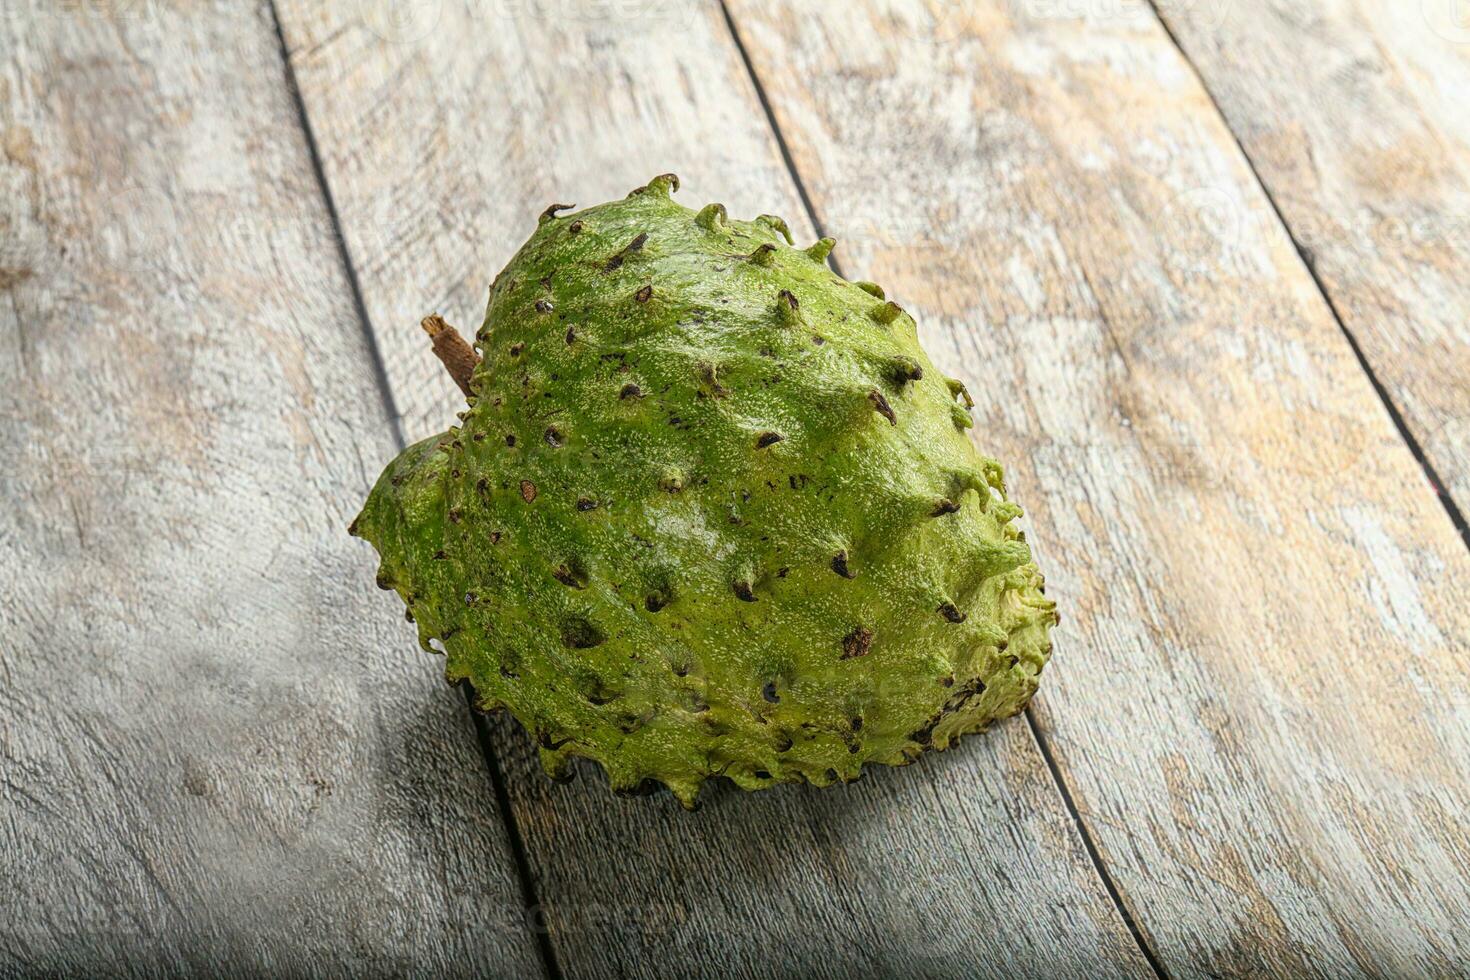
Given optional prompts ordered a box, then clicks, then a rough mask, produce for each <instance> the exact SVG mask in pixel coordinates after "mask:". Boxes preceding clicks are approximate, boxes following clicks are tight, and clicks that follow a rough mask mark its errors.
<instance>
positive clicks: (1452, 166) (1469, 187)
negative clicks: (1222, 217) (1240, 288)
mask: <svg viewBox="0 0 1470 980" xmlns="http://www.w3.org/2000/svg"><path fill="white" fill-rule="evenodd" d="M1217 7H1218V9H1207V8H1206V7H1205V6H1204V5H1188V4H1184V5H1180V4H1172V5H1166V6H1164V7H1163V8H1162V10H1163V11H1164V16H1165V18H1166V21H1167V23H1168V24H1169V26H1170V28H1171V29H1172V30H1173V31H1174V33H1175V35H1176V37H1178V39H1179V41H1180V43H1181V44H1182V45H1183V47H1184V50H1185V53H1186V54H1187V55H1188V56H1189V58H1190V60H1191V61H1192V62H1193V64H1194V65H1195V67H1196V68H1197V69H1198V70H1199V72H1200V73H1201V75H1202V76H1203V78H1204V81H1205V84H1206V85H1207V86H1208V88H1209V90H1210V93H1211V94H1212V95H1213V96H1214V97H1215V99H1216V100H1217V101H1218V103H1219V106H1220V110H1221V111H1222V112H1223V113H1224V114H1225V117H1226V119H1227V120H1228V121H1229V123H1230V125H1231V128H1232V129H1233V130H1234V132H1235V133H1236V135H1237V136H1238V137H1239V138H1240V141H1241V144H1242V145H1243V147H1244V149H1245V152H1246V153H1247V154H1248V155H1249V156H1250V159H1251V162H1252V163H1253V164H1254V166H1255V168H1256V170H1257V172H1258V173H1259V174H1260V177H1261V180H1262V181H1263V183H1264V184H1265V186H1266V189H1267V190H1268V191H1269V192H1270V194H1271V196H1272V198H1273V200H1274V201H1275V203H1276V206H1277V207H1278V208H1280V211H1281V214H1282V216H1283V218H1284V219H1285V221H1286V224H1287V226H1288V227H1289V228H1290V230H1291V233H1292V236H1293V237H1294V238H1295V239H1296V240H1297V241H1298V242H1299V243H1301V245H1302V246H1303V248H1304V250H1305V252H1306V254H1307V257H1308V260H1309V261H1310V262H1311V263H1312V267H1313V268H1314V269H1315V271H1316V273H1317V275H1318V277H1319V278H1320V279H1321V281H1322V285H1323V287H1324V288H1325V289H1326V291H1327V294H1328V296H1329V297H1330V298H1331V300H1332V305H1333V307H1334V309H1335V310H1336V311H1337V313H1338V315H1339V316H1340V317H1341V318H1342V321H1343V324H1344V325H1345V326H1346V328H1347V329H1348V330H1349V331H1350V332H1351V333H1352V335H1353V336H1354V338H1356V340H1357V342H1358V343H1359V344H1360V345H1361V347H1362V349H1363V354H1364V356H1365V357H1366V358H1367V360H1368V363H1369V364H1370V365H1371V366H1372V368H1373V370H1374V372H1375V373H1376V375H1377V377H1378V379H1379V380H1380V382H1382V384H1383V385H1384V387H1385V388H1386V389H1387V391H1388V393H1389V396H1390V397H1391V398H1392V399H1393V402H1394V404H1395V405H1396V406H1397V407H1398V408H1399V410H1400V411H1401V412H1402V414H1403V417H1404V421H1405V423H1406V425H1407V426H1408V429H1409V431H1410V432H1411V433H1412V434H1413V435H1414V438H1415V440H1416V441H1417V442H1418V443H1419V444H1420V445H1421V446H1422V447H1423V450H1424V453H1425V456H1426V458H1427V459H1428V460H1429V461H1430V463H1431V464H1432V465H1433V466H1434V467H1435V470H1436V471H1437V473H1438V475H1439V477H1440V479H1441V480H1442V481H1443V482H1444V484H1445V487H1444V491H1445V492H1446V493H1448V494H1449V496H1450V497H1451V499H1453V500H1454V501H1455V502H1456V504H1457V505H1458V507H1459V510H1460V512H1461V513H1462V514H1465V513H1470V276H1467V275H1466V272H1465V270H1466V269H1467V268H1470V109H1467V107H1470V20H1467V19H1465V18H1466V11H1467V8H1466V6H1465V4H1464V2H1463V0H1415V2H1412V3H1383V2H1380V0H1317V2H1314V3H1312V4H1310V5H1307V6H1305V7H1304V5H1302V4H1300V3H1293V2H1290V0H1241V2H1237V3H1231V4H1228V5H1217ZM1237 220H1239V221H1252V222H1254V221H1266V222H1270V221H1272V220H1273V215H1272V214H1271V212H1270V211H1269V210H1267V211H1264V212H1261V211H1259V210H1253V211H1251V212H1248V213H1243V214H1241V215H1239V216H1238V217H1237Z"/></svg>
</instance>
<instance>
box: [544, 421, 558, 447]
mask: <svg viewBox="0 0 1470 980" xmlns="http://www.w3.org/2000/svg"><path fill="white" fill-rule="evenodd" d="M544 438H545V439H546V444H547V445H548V446H550V447H551V448H553V449H559V448H561V443H562V438H561V430H560V429H558V428H557V427H556V426H554V425H549V426H547V427H546V433H545V436H544Z"/></svg>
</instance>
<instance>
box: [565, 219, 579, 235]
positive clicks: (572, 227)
mask: <svg viewBox="0 0 1470 980" xmlns="http://www.w3.org/2000/svg"><path fill="white" fill-rule="evenodd" d="M581 230H582V219H581V218H578V219H577V220H576V221H573V222H572V223H571V224H569V225H567V231H569V232H571V233H572V234H573V235H575V234H577V233H578V232H580V231H581Z"/></svg>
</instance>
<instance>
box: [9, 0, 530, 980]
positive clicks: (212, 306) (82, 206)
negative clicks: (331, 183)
mask: <svg viewBox="0 0 1470 980" xmlns="http://www.w3.org/2000/svg"><path fill="white" fill-rule="evenodd" d="M0 51H3V52H4V59H3V63H0V140H3V145H0V149H3V153H0V188H3V191H0V195H3V200H4V205H3V211H0V228H3V231H0V448H3V453H4V458H5V463H4V466H3V467H0V500H3V504H0V592H3V595H4V601H3V603H0V907H3V909H4V914H3V920H0V975H42V974H51V975H75V976H119V975H140V976H142V975H146V976H158V975H201V974H202V975H287V976H304V975H315V974H322V973H328V974H332V975H348V974H352V975H359V974H361V975H387V974H398V973H405V972H416V971H422V972H433V973H461V972H475V973H480V974H491V975H507V976H511V975H513V976H529V975H535V974H538V973H540V972H541V969H542V967H541V964H540V961H539V956H538V953H537V951H536V945H535V942H534V939H533V937H532V936H531V934H530V932H529V931H528V930H527V929H526V928H525V926H524V921H525V920H524V916H523V910H522V907H521V893H520V885H519V883H518V881H517V879H516V876H515V871H514V862H513V859H512V857H511V855H510V854H509V852H508V850H507V847H506V837H505V831H504V827H503V825H502V821H501V816H500V814H499V813H498V812H497V808H496V803H495V799H494V795H493V793H492V792H491V789H490V786H489V784H488V782H487V780H486V776H485V773H484V771H483V768H482V764H481V760H480V759H479V757H478V752H477V751H476V749H475V747H474V741H473V735H472V732H471V729H470V725H469V722H468V719H467V716H466V713H465V709H464V702H463V700H462V699H461V698H460V697H459V695H458V693H457V692H455V691H453V690H451V689H449V688H447V687H445V686H444V685H442V684H441V683H439V682H438V681H437V679H436V678H435V677H434V676H433V670H432V667H431V665H430V662H416V661H415V659H414V658H413V656H412V654H411V652H409V651H407V650H406V649H405V646H404V643H403V639H404V637H403V633H402V631H401V630H400V629H398V628H396V627H395V624H394V623H393V617H391V616H389V615H387V614H386V612H387V611H386V609H385V608H384V605H383V604H382V603H380V602H377V601H374V599H373V597H372V590H371V589H366V590H365V589H364V585H365V583H368V582H370V581H371V578H372V574H373V572H372V569H373V563H372V561H371V560H370V559H369V556H367V555H365V554H363V552H362V550H361V548H360V547H358V546H357V544H356V543H355V542H353V541H352V540H351V539H349V538H348V537H347V536H346V533H345V527H346V525H347V522H348V521H349V520H350V518H351V517H352V513H353V510H354V508H355V506H356V505H357V503H358V501H359V500H360V499H361V498H362V495H363V494H364V493H365V492H366V488H367V486H368V483H369V481H370V480H371V479H373V478H374V477H375V476H376V473H377V467H378V464H379V463H380V462H381V460H382V459H383V458H384V457H385V456H387V455H388V454H389V453H390V452H391V451H392V449H393V441H392V436H391V433H390V430H389V428H388V425H387V419H386V417H385V413H384V410H383V403H382V400H381V397H380V394H379V392H378V390H377V388H376V386H375V383H374V376H373V372H372V369H371V361H370V359H369V357H368V352H367V347H366V344H365V341H364V336H363V334H362V332H361V328H360V325H359V322H358V318H357V315H356V313H355V311H354V308H353V305H352V302H351V299H350V293H349V291H348V288H347V282H346V278H345V276H344V274H343V267H342V265H341V261H340V253H339V249H338V247H337V245H336V243H335V241H334V240H333V237H332V233H331V228H330V225H329V223H328V221H327V217H326V210H325V208H324V206H323V202H322V197H321V191H320V187H319V186H318V182H317V181H316V179H315V177H314V175H313V171H312V168H311V166H310V162H309V159H308V155H307V150H306V144H305V141H304V139H303V138H302V133H301V129H300V127H299V125H298V119H297V114H296V111H295V109H294V107H293V104H292V101H291V98H290V95H289V92H288V89H287V87H286V85H285V83H284V78H285V76H284V64H283V62H282V60H281V56H280V48H279V43H278V40H277V38H276V35H275V32H274V28H273V26H272V22H271V19H270V14H269V11H268V9H263V10H262V9H255V10H252V9H250V8H249V7H248V6H246V5H241V4H223V3H221V4H211V5H181V6H179V7H178V8H172V7H170V8H168V9H163V8H161V7H158V6H156V5H151V4H150V5H147V6H143V5H132V4H102V5H100V6H97V7H90V6H82V5H75V4H73V5H57V6H53V5H49V4H47V5H42V4H36V5H34V6H30V5H28V6H27V9H25V10H16V9H12V10H9V11H7V12H6V14H5V15H4V16H0Z"/></svg>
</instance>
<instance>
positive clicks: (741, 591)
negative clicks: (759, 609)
mask: <svg viewBox="0 0 1470 980" xmlns="http://www.w3.org/2000/svg"><path fill="white" fill-rule="evenodd" d="M730 588H731V589H732V590H733V591H734V593H735V598H737V599H739V600H740V601H741V602H754V601H755V590H754V589H752V588H751V585H750V583H749V582H732V583H731V584H730Z"/></svg>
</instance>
